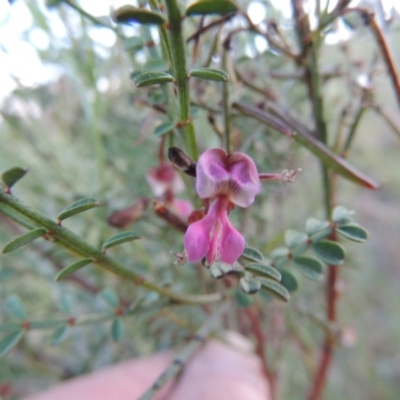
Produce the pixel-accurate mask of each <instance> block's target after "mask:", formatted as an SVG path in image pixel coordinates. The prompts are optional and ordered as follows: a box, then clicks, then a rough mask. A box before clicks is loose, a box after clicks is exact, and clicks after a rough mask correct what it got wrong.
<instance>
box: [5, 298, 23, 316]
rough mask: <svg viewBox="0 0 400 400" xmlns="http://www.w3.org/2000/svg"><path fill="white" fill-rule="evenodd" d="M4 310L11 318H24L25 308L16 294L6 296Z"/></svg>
mask: <svg viewBox="0 0 400 400" xmlns="http://www.w3.org/2000/svg"><path fill="white" fill-rule="evenodd" d="M3 308H4V311H5V312H6V313H7V314H8V315H9V316H10V317H12V318H18V319H22V320H23V319H25V318H26V316H25V310H24V307H23V306H22V303H21V300H20V299H19V297H18V296H16V295H11V296H9V297H7V299H6V301H5V302H4V305H3Z"/></svg>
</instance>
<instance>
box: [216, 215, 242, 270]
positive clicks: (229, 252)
mask: <svg viewBox="0 0 400 400" xmlns="http://www.w3.org/2000/svg"><path fill="white" fill-rule="evenodd" d="M244 248H245V240H244V237H243V236H242V234H241V233H240V232H239V231H238V230H236V229H235V228H234V226H233V225H232V224H231V223H230V221H229V219H228V216H227V215H225V217H224V219H222V220H221V232H220V244H219V259H220V261H222V262H224V263H226V264H233V263H234V262H235V261H237V259H238V258H239V257H240V256H241V255H242V253H243V250H244Z"/></svg>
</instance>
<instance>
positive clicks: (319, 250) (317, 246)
mask: <svg viewBox="0 0 400 400" xmlns="http://www.w3.org/2000/svg"><path fill="white" fill-rule="evenodd" d="M311 249H312V250H313V252H314V253H315V255H316V256H317V257H318V258H320V259H321V260H322V261H323V262H325V263H327V264H329V265H341V264H343V261H344V257H345V252H344V249H343V247H342V246H341V245H340V244H338V243H336V242H332V241H330V240H321V241H320V242H317V243H314V244H313V245H312V246H311Z"/></svg>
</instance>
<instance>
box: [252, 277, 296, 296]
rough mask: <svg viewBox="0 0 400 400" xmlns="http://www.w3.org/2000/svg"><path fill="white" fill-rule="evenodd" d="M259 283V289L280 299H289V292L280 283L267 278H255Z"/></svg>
mask: <svg viewBox="0 0 400 400" xmlns="http://www.w3.org/2000/svg"><path fill="white" fill-rule="evenodd" d="M257 279H258V280H259V281H260V283H261V290H265V291H266V292H267V293H268V294H270V295H271V296H273V297H275V298H276V299H278V300H281V301H285V302H287V301H289V299H290V294H289V292H288V290H287V289H286V288H285V287H284V286H283V285H281V284H280V283H278V282H276V281H273V280H271V279H267V278H257Z"/></svg>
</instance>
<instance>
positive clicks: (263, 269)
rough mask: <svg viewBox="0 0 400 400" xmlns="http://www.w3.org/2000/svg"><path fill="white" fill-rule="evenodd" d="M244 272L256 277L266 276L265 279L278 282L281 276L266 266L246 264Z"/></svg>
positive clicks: (274, 269)
mask: <svg viewBox="0 0 400 400" xmlns="http://www.w3.org/2000/svg"><path fill="white" fill-rule="evenodd" d="M246 270H247V271H249V272H251V273H253V274H256V275H262V276H266V277H267V278H271V279H275V280H276V281H278V282H279V281H280V280H281V274H280V273H279V271H278V270H277V269H276V268H273V267H271V266H269V265H267V264H258V263H252V264H248V265H246Z"/></svg>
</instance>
